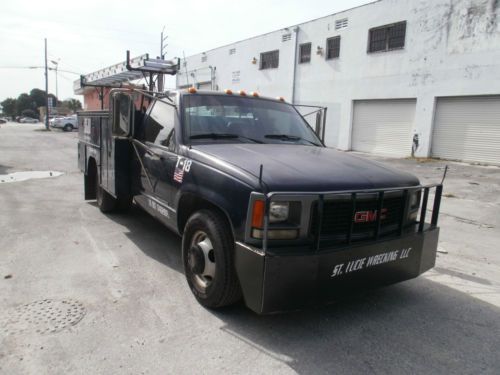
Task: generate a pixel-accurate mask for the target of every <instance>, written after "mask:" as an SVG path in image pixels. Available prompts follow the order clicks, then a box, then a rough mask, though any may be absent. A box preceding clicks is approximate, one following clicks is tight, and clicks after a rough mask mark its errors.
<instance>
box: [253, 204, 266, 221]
mask: <svg viewBox="0 0 500 375" xmlns="http://www.w3.org/2000/svg"><path fill="white" fill-rule="evenodd" d="M252 227H254V228H262V227H264V201H261V200H256V201H254V202H253V209H252Z"/></svg>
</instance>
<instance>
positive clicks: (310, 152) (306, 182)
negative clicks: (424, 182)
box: [193, 143, 419, 191]
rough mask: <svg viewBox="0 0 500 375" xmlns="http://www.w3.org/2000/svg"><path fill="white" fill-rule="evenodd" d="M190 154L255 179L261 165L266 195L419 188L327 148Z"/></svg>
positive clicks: (255, 147)
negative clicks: (226, 166)
mask: <svg viewBox="0 0 500 375" xmlns="http://www.w3.org/2000/svg"><path fill="white" fill-rule="evenodd" d="M193 150H194V151H197V152H200V153H201V154H205V155H206V156H211V157H208V158H207V157H205V158H203V159H204V160H203V161H204V162H205V163H209V164H213V166H214V167H217V166H218V167H220V166H221V164H224V163H228V164H230V165H232V166H233V167H236V168H237V169H240V170H241V171H242V172H246V173H248V174H251V175H253V176H254V177H257V178H258V176H259V170H260V166H261V165H263V174H262V180H263V181H264V183H265V184H266V185H267V187H268V189H269V191H339V190H352V189H356V190H357V189H379V188H397V187H406V186H416V185H419V180H418V179H417V178H416V177H415V176H413V175H411V174H408V173H405V172H401V171H398V170H396V169H394V168H390V167H386V166H384V165H382V164H379V163H376V162H373V161H371V160H367V159H365V158H362V157H359V156H356V155H353V154H350V153H346V152H343V151H337V150H334V149H331V148H324V147H312V146H302V145H287V144H246V143H245V144H228V143H224V144H210V145H196V146H193ZM197 152H196V153H197ZM193 156H194V157H195V154H193ZM200 156H201V155H200ZM221 162H223V163H221Z"/></svg>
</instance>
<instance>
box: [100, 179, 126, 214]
mask: <svg viewBox="0 0 500 375" xmlns="http://www.w3.org/2000/svg"><path fill="white" fill-rule="evenodd" d="M95 181H96V187H95V193H96V201H97V206H99V209H100V210H101V212H104V213H107V212H113V211H127V210H128V209H129V208H130V206H131V205H132V197H119V198H115V197H113V196H112V195H111V194H109V193H108V192H107V191H106V190H104V189H103V188H102V187H101V184H100V183H99V178H98V177H97V176H96V178H95Z"/></svg>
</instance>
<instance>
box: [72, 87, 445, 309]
mask: <svg viewBox="0 0 500 375" xmlns="http://www.w3.org/2000/svg"><path fill="white" fill-rule="evenodd" d="M139 96H140V97H142V98H143V100H142V103H143V104H144V103H146V101H148V102H149V104H148V105H147V106H146V105H141V104H139V105H137V103H138V102H139ZM144 98H146V101H145V100H144ZM146 107H147V108H146ZM78 121H79V134H80V139H79V144H78V157H79V167H80V169H81V170H82V172H83V173H84V184H85V199H97V203H98V206H99V207H100V209H101V210H102V211H103V212H111V211H114V210H126V209H127V208H128V207H130V205H131V204H132V202H135V204H137V205H139V206H140V207H142V208H143V209H144V210H146V211H147V212H149V213H150V214H151V215H153V216H154V217H156V218H157V219H158V220H159V221H161V222H162V223H163V224H165V226H167V227H168V228H169V229H171V230H173V231H175V232H176V233H178V234H179V235H181V236H182V258H183V263H184V270H185V275H186V279H187V282H188V284H189V286H190V288H191V290H192V292H193V294H194V295H195V297H196V298H197V300H198V301H199V302H200V303H201V304H202V305H204V306H207V307H210V308H217V307H221V306H225V305H229V304H232V303H235V302H237V301H238V300H240V299H242V298H243V300H244V301H245V303H246V305H247V306H248V307H249V308H250V309H252V310H253V311H255V312H257V313H271V312H277V311H284V310H291V309H296V308H300V307H302V306H304V305H306V304H311V303H316V302H318V301H320V302H321V301H331V300H333V299H335V298H336V297H337V296H338V295H339V294H342V293H345V292H346V291H347V292H352V291H353V290H355V289H356V288H366V287H372V286H379V285H387V284H391V283H395V282H399V281H403V280H407V279H411V278H414V277H416V276H418V275H420V274H421V273H423V272H425V271H427V270H429V269H430V268H432V267H433V266H434V264H435V258H436V248H437V242H438V234H439V228H438V227H437V220H438V213H439V204H440V199H441V193H442V185H441V184H436V185H431V186H422V185H421V184H420V183H419V180H418V179H417V178H416V177H414V176H412V175H410V174H408V173H405V172H401V171H398V170H395V169H392V168H389V167H387V166H384V165H381V164H378V163H375V162H372V161H370V160H367V159H365V158H362V157H359V156H355V155H352V154H350V153H346V152H341V151H337V150H334V149H331V148H327V147H325V146H324V144H323V140H322V138H323V135H322V134H321V133H322V131H319V132H318V131H315V130H314V129H313V127H311V126H310V125H309V124H308V122H307V121H306V120H305V119H304V117H303V116H302V115H301V114H300V113H299V111H298V110H297V108H296V107H294V106H293V105H291V104H288V103H286V102H284V101H283V100H282V99H270V98H263V97H259V95H258V94H256V93H251V94H246V93H244V92H240V93H232V92H231V91H226V92H224V93H222V92H201V91H197V90H195V89H194V88H191V89H188V90H178V91H171V92H166V93H164V94H161V95H160V94H155V95H151V94H150V93H147V92H140V91H137V90H128V89H115V90H112V91H111V93H110V108H109V110H103V111H83V112H80V113H79V114H78ZM323 123H324V122H323ZM323 129H324V128H323ZM316 130H317V129H316ZM316 133H319V135H318V134H316ZM429 200H432V204H431V203H430V202H429ZM426 218H427V219H428V220H427V221H426Z"/></svg>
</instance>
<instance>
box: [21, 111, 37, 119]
mask: <svg viewBox="0 0 500 375" xmlns="http://www.w3.org/2000/svg"><path fill="white" fill-rule="evenodd" d="M21 116H22V117H31V118H36V119H37V118H38V113H37V112H35V111H33V110H32V109H25V110H24V111H22V112H21Z"/></svg>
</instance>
